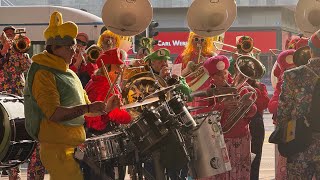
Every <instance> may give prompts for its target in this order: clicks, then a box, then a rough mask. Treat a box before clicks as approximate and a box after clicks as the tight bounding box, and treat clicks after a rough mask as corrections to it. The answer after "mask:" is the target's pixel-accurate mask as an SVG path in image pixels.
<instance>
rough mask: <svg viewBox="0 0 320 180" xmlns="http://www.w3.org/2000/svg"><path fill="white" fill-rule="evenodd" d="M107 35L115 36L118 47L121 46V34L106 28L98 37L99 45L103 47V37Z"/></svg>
mask: <svg viewBox="0 0 320 180" xmlns="http://www.w3.org/2000/svg"><path fill="white" fill-rule="evenodd" d="M105 37H113V38H114V39H115V41H116V48H119V46H120V36H119V35H117V34H115V33H113V32H111V31H110V30H106V31H104V32H103V33H102V34H101V35H100V37H99V39H98V42H97V45H98V46H99V47H101V48H102V42H103V39H104V38H105Z"/></svg>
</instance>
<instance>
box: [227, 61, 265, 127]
mask: <svg viewBox="0 0 320 180" xmlns="http://www.w3.org/2000/svg"><path fill="white" fill-rule="evenodd" d="M235 66H236V73H235V78H234V83H233V84H232V86H234V87H236V88H237V89H238V94H241V92H242V91H243V90H245V89H249V90H250V92H249V93H246V94H244V95H243V96H242V97H241V98H240V100H239V103H240V105H239V106H238V107H237V108H236V109H234V110H233V111H232V112H230V115H229V116H228V118H227V120H226V123H225V124H224V125H223V127H222V131H223V132H224V133H227V132H229V131H230V130H231V129H232V128H233V127H234V126H235V125H236V124H237V122H238V121H239V120H240V119H242V118H243V117H244V116H245V115H246V114H247V112H249V110H250V108H251V106H252V105H253V104H254V103H255V101H256V99H257V93H256V91H255V89H254V88H253V87H251V86H250V85H248V84H247V80H248V79H253V80H257V79H261V78H262V77H263V75H264V74H265V68H264V66H263V64H262V63H261V62H260V61H258V60H257V59H255V58H253V57H251V56H247V55H243V56H240V57H239V58H238V59H237V60H236V63H235ZM251 97H253V99H252V100H251V102H250V98H251ZM247 102H250V103H247Z"/></svg>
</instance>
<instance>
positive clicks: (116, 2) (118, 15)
mask: <svg viewBox="0 0 320 180" xmlns="http://www.w3.org/2000/svg"><path fill="white" fill-rule="evenodd" d="M101 16H102V21H103V23H104V24H105V27H106V28H107V29H109V30H110V31H112V32H113V33H116V34H118V35H120V36H134V35H137V34H139V33H141V32H143V31H145V30H146V29H147V28H148V26H149V24H150V22H151V20H152V17H153V9H152V6H151V3H150V2H149V0H139V1H136V0H135V1H134V0H107V1H106V2H105V4H104V6H103V8H102V13H101Z"/></svg>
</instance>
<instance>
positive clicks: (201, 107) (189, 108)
mask: <svg viewBox="0 0 320 180" xmlns="http://www.w3.org/2000/svg"><path fill="white" fill-rule="evenodd" d="M207 107H209V106H197V107H188V108H187V109H188V111H197V110H200V109H204V108H207Z"/></svg>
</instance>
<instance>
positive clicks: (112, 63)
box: [85, 48, 131, 179]
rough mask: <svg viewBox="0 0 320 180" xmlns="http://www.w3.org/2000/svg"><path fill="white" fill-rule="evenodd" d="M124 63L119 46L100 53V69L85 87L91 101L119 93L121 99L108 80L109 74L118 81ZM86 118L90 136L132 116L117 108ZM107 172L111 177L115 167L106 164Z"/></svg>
mask: <svg viewBox="0 0 320 180" xmlns="http://www.w3.org/2000/svg"><path fill="white" fill-rule="evenodd" d="M122 64H123V61H122V60H121V59H120V52H119V49H117V48H116V49H111V50H108V51H106V52H104V53H103V54H101V55H100V57H99V58H98V60H97V65H98V68H99V69H98V70H97V71H96V72H95V73H94V75H93V76H92V77H91V80H90V81H89V82H88V84H87V86H86V87H85V90H86V92H87V94H88V97H89V100H90V101H91V102H95V101H104V100H105V99H108V98H109V97H111V96H112V95H114V94H115V95H118V96H119V97H120V99H121V94H120V92H119V90H118V89H117V86H114V87H113V89H112V90H110V87H111V85H112V84H110V83H109V82H108V78H107V76H109V78H110V81H111V83H114V82H115V81H116V77H117V73H119V72H120V69H121V68H120V66H121V65H122ZM104 70H106V71H107V72H105V71H104ZM109 91H111V93H109V95H108V92H109ZM107 95H108V97H107ZM85 120H86V130H87V136H88V137H90V136H92V135H101V134H104V133H106V132H110V131H113V130H114V128H115V126H117V125H119V124H128V123H130V121H131V116H130V115H129V113H128V112H127V111H126V110H121V109H119V108H117V109H114V110H113V111H111V112H110V113H108V114H106V115H101V116H96V117H87V116H85ZM111 122H113V123H111ZM120 172H121V171H120ZM106 173H107V174H108V175H109V176H110V177H113V176H114V173H113V168H112V167H111V166H110V167H107V165H106ZM86 176H87V175H86ZM120 176H121V174H120ZM123 178H124V173H123ZM120 179H121V177H120Z"/></svg>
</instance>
